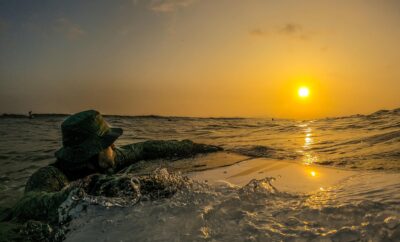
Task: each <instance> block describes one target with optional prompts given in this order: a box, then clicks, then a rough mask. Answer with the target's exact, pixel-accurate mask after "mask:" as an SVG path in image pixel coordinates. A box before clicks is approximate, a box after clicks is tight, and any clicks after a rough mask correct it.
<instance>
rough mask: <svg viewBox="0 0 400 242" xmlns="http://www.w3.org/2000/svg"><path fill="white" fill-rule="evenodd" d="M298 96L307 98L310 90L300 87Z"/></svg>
mask: <svg viewBox="0 0 400 242" xmlns="http://www.w3.org/2000/svg"><path fill="white" fill-rule="evenodd" d="M298 94H299V96H300V97H308V96H309V95H310V90H309V89H308V88H307V87H300V88H299V91H298Z"/></svg>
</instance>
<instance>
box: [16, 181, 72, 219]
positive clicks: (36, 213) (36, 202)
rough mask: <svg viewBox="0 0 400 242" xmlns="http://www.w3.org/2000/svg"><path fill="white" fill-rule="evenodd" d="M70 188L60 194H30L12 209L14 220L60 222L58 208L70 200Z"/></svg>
mask: <svg viewBox="0 0 400 242" xmlns="http://www.w3.org/2000/svg"><path fill="white" fill-rule="evenodd" d="M70 192H71V189H70V187H66V188H65V189H63V190H61V191H58V192H35V191H33V192H28V193H26V194H25V195H24V197H23V198H22V199H21V200H19V201H18V203H17V204H16V205H15V206H14V207H13V208H12V212H11V217H12V219H14V220H16V221H19V222H25V221H28V220H37V221H42V222H46V223H57V222H58V208H59V207H60V205H61V204H62V203H63V202H64V201H65V200H66V199H67V198H68V195H69V193H70Z"/></svg>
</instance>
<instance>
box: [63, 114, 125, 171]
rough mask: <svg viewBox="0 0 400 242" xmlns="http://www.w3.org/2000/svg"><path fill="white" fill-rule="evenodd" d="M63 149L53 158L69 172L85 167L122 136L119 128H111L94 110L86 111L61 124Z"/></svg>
mask: <svg viewBox="0 0 400 242" xmlns="http://www.w3.org/2000/svg"><path fill="white" fill-rule="evenodd" d="M61 132H62V143H63V147H62V148H60V149H59V150H58V151H56V153H55V156H56V157H57V158H58V159H59V160H61V162H63V163H64V165H65V166H66V167H68V168H70V169H71V170H75V169H79V168H82V167H85V166H86V162H87V161H88V160H89V159H90V158H91V157H93V156H94V155H96V154H98V153H100V151H102V150H104V149H105V148H107V147H109V146H110V145H111V144H113V143H114V141H115V140H116V139H117V138H118V137H119V136H120V135H121V134H122V129H121V128H111V127H110V126H109V125H108V123H107V122H106V121H105V120H104V119H103V117H102V116H101V114H100V113H99V112H98V111H96V110H87V111H83V112H80V113H76V114H74V115H71V116H70V117H68V118H67V119H66V120H65V121H64V122H63V123H62V124H61Z"/></svg>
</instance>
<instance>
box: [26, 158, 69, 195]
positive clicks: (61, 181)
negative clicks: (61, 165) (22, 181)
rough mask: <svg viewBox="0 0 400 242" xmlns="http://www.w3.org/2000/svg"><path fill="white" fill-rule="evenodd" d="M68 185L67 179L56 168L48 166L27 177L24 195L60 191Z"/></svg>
mask: <svg viewBox="0 0 400 242" xmlns="http://www.w3.org/2000/svg"><path fill="white" fill-rule="evenodd" d="M67 184H68V179H67V177H66V176H65V174H64V173H62V172H61V171H60V170H59V169H58V168H57V167H55V166H53V165H48V166H45V167H42V168H40V169H39V170H37V171H36V172H35V173H33V174H32V175H31V177H29V179H28V182H27V183H26V186H25V193H27V192H30V191H46V192H55V191H60V190H61V189H62V188H63V187H64V186H66V185H67Z"/></svg>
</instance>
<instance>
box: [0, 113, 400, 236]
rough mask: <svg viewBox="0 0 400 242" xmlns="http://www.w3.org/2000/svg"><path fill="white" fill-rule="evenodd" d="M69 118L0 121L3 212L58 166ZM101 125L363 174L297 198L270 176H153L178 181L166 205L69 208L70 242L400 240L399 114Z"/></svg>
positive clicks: (135, 135) (134, 137)
mask: <svg viewBox="0 0 400 242" xmlns="http://www.w3.org/2000/svg"><path fill="white" fill-rule="evenodd" d="M65 118H66V117H65V116H57V115H55V116H52V115H41V116H37V117H35V118H34V119H28V118H21V117H18V118H16V117H3V118H0V167H1V169H0V197H1V201H0V206H2V207H9V206H12V204H14V203H15V202H16V201H17V200H18V199H19V198H20V197H21V196H22V194H23V189H24V185H25V183H26V181H27V179H28V177H29V176H30V175H31V174H32V173H33V172H34V171H36V170H37V169H38V168H40V167H43V166H46V165H48V164H50V163H52V162H54V152H55V151H56V150H57V149H58V148H59V147H60V146H61V132H60V124H61V122H62V121H63V120H64V119H65ZM106 119H107V120H108V122H109V123H110V124H111V125H112V126H115V127H121V128H123V129H124V134H123V135H122V136H121V138H120V139H119V140H118V141H117V142H116V145H124V144H129V143H134V142H139V141H145V140H149V139H179V140H181V139H190V140H193V141H194V142H200V143H206V144H213V145H219V146H222V147H223V148H224V149H225V150H226V151H228V152H231V153H237V154H241V155H245V156H248V157H250V158H257V157H263V158H268V159H273V160H275V161H276V162H280V161H292V162H298V163H302V164H317V165H321V166H326V167H338V168H340V169H350V170H356V171H363V172H362V173H360V175H358V176H355V177H351V179H346V180H344V181H342V182H341V183H340V184H337V185H335V186H333V187H331V188H328V189H325V190H324V191H317V192H313V193H308V194H301V193H287V192H281V191H279V190H277V189H276V188H275V187H274V185H273V183H271V182H270V179H269V178H265V179H264V180H263V179H261V180H254V181H251V182H250V183H249V184H247V185H245V186H242V187H238V186H233V185H229V184H225V185H209V184H206V183H202V182H197V181H192V180H189V181H187V180H185V179H184V176H185V173H183V174H173V173H171V171H167V170H165V169H158V170H156V171H154V174H155V175H158V176H160V177H162V179H166V180H168V179H172V178H173V179H178V180H179V179H183V180H184V181H185V182H186V183H187V184H186V186H185V188H183V189H181V190H180V191H179V192H178V193H177V194H176V195H174V196H173V197H172V198H168V199H161V200H157V201H143V202H140V203H138V204H136V205H134V206H128V207H121V206H113V203H112V201H111V202H109V203H107V204H108V205H107V206H105V205H104V203H103V205H92V206H88V208H87V209H86V210H85V211H80V212H76V211H75V212H76V214H75V215H74V216H75V217H76V218H75V219H74V220H73V221H72V222H71V225H70V230H71V232H70V233H69V234H68V236H67V241H99V240H100V241H400V109H395V110H381V111H378V112H375V113H372V114H369V115H353V116H348V117H337V118H326V119H318V120H306V121H296V120H283V119H275V120H271V119H253V118H190V117H159V116H140V117H138V116H137V117H128V116H107V117H106ZM222 163H223V161H222ZM226 165H229V164H226ZM178 168H179V167H178ZM186 168H187V167H186ZM178 170H179V169H178ZM364 171H365V172H364ZM185 172H188V170H187V169H186V170H185ZM189 172H190V169H189ZM276 182H279V180H278V181H276ZM114 205H115V204H114ZM99 238H100V239H99Z"/></svg>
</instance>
